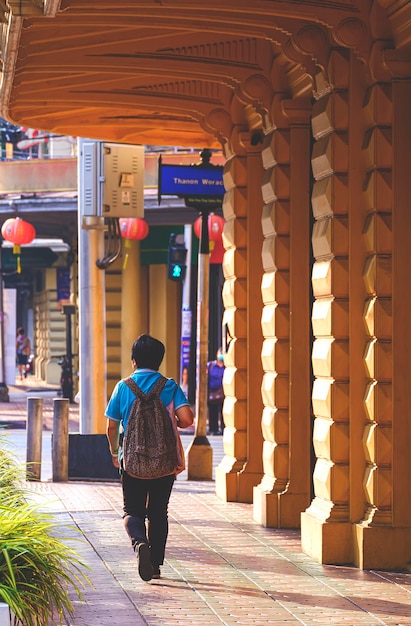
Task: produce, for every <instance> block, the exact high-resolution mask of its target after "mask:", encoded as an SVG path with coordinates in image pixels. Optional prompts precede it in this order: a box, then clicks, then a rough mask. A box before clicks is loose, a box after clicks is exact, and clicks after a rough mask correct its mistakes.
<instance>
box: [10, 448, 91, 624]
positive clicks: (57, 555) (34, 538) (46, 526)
mask: <svg viewBox="0 0 411 626" xmlns="http://www.w3.org/2000/svg"><path fill="white" fill-rule="evenodd" d="M2 443H4V442H3V441H2V439H1V438H0V601H3V602H6V603H7V604H8V605H9V606H10V609H11V611H12V612H13V613H14V615H15V625H16V626H49V625H50V624H51V623H54V622H52V620H55V617H56V614H57V615H58V618H59V620H60V624H62V623H63V618H64V617H67V616H70V615H72V614H73V605H72V602H71V600H70V598H69V588H73V589H74V590H75V593H76V595H77V596H78V597H79V598H80V599H84V597H83V594H82V591H81V589H82V588H83V587H84V584H85V582H89V581H88V579H87V577H86V576H85V574H84V571H83V570H84V567H85V566H84V564H83V563H82V562H81V561H80V560H79V558H78V556H77V553H76V552H75V551H74V550H73V549H71V548H70V547H68V546H67V545H65V544H64V543H63V538H58V537H56V536H55V535H54V534H53V526H54V522H53V519H52V517H51V516H50V515H48V514H46V513H44V512H41V511H40V510H39V505H36V504H33V503H31V502H30V499H29V492H28V489H27V488H26V487H25V485H24V482H23V480H22V470H21V469H20V467H19V466H18V465H17V463H16V462H15V460H14V459H13V457H12V455H11V454H10V453H9V452H8V451H6V450H5V449H4V445H3V446H2Z"/></svg>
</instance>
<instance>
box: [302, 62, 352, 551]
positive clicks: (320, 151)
mask: <svg viewBox="0 0 411 626" xmlns="http://www.w3.org/2000/svg"><path fill="white" fill-rule="evenodd" d="M349 56H350V53H349V51H348V50H333V51H332V52H331V54H330V59H329V64H328V68H327V70H328V75H329V76H330V80H331V81H334V80H335V81H336V84H337V88H334V89H333V90H331V87H330V85H329V84H328V82H326V81H324V82H320V81H318V82H317V87H318V90H317V101H316V103H315V104H314V109H313V119H312V127H313V135H314V139H315V144H314V147H313V153H312V169H313V175H314V179H315V183H314V188H313V193H312V207H313V214H314V218H315V222H314V226H313V234H312V242H313V254H314V259H315V260H314V265H313V270H312V285H313V295H314V304H313V311H312V324H313V333H314V344H313V350H312V364H313V374H314V383H313V390H312V405H313V412H314V417H315V420H314V433H313V442H314V451H315V456H316V463H315V468H314V475H313V481H314V495H315V497H314V500H313V502H312V503H311V505H310V507H309V508H308V509H307V511H305V512H304V513H303V514H302V516H301V531H302V533H301V536H302V547H303V550H304V551H305V552H307V553H308V554H310V555H311V556H313V557H315V558H316V559H317V560H318V561H320V562H322V563H347V562H350V561H351V558H352V552H351V545H352V540H351V525H350V519H349V502H350V488H349V482H350V474H349V469H350V465H349V460H350V445H349V436H350V429H349V394H350V369H349V324H348V319H349V318H348V312H349V249H348V241H349V240H348V212H349V203H348V142H349V136H348V95H349V76H350V72H349ZM321 85H322V87H323V89H322V90H321Z"/></svg>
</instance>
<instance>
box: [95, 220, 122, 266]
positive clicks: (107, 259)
mask: <svg viewBox="0 0 411 626" xmlns="http://www.w3.org/2000/svg"><path fill="white" fill-rule="evenodd" d="M104 222H105V224H106V225H107V231H106V232H107V234H106V237H105V250H104V255H103V256H102V257H101V258H100V259H97V261H96V265H97V267H98V268H99V269H100V270H106V269H107V268H108V267H109V265H111V263H113V262H114V261H115V260H116V259H118V257H119V256H120V254H121V251H122V247H123V240H122V237H121V231H120V221H119V218H118V217H106V218H105V220H104Z"/></svg>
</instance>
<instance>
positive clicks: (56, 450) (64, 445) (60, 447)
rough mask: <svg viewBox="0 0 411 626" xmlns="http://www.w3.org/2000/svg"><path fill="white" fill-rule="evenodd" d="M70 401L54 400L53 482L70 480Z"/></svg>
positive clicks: (65, 399) (64, 399)
mask: <svg viewBox="0 0 411 626" xmlns="http://www.w3.org/2000/svg"><path fill="white" fill-rule="evenodd" d="M69 404H70V402H69V400H67V398H54V401H53V405H54V414H53V445H52V465H53V467H52V471H53V482H65V481H67V480H68V445H69V436H68V421H69Z"/></svg>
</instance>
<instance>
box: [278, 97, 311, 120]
mask: <svg viewBox="0 0 411 626" xmlns="http://www.w3.org/2000/svg"><path fill="white" fill-rule="evenodd" d="M281 107H282V110H283V113H284V115H285V116H286V117H287V118H288V120H289V122H290V126H308V125H309V124H310V121H311V116H312V112H313V107H312V103H311V100H310V99H309V98H299V99H296V100H281Z"/></svg>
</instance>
